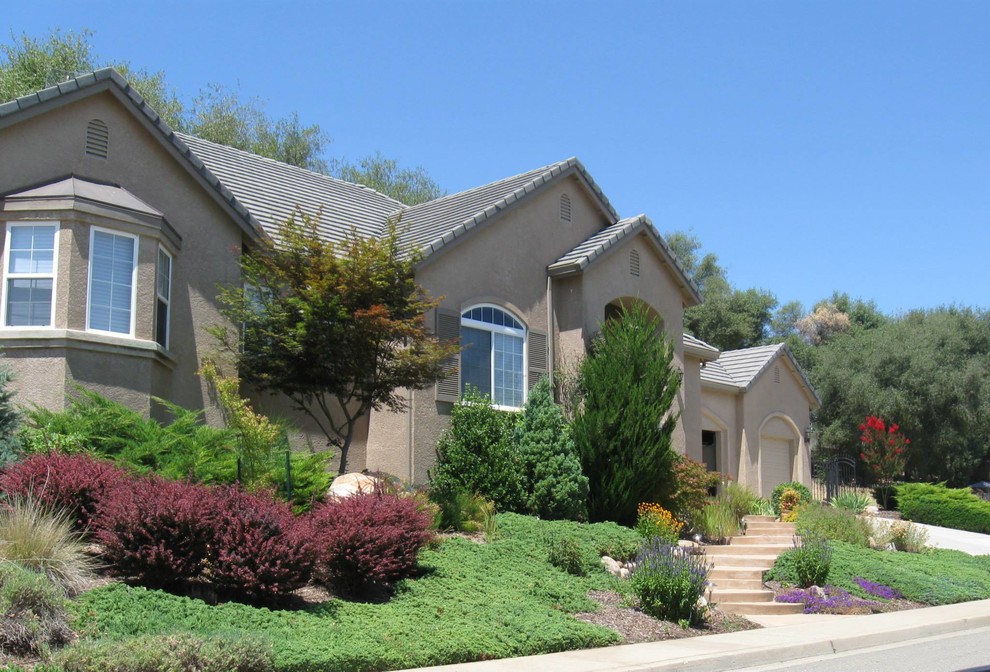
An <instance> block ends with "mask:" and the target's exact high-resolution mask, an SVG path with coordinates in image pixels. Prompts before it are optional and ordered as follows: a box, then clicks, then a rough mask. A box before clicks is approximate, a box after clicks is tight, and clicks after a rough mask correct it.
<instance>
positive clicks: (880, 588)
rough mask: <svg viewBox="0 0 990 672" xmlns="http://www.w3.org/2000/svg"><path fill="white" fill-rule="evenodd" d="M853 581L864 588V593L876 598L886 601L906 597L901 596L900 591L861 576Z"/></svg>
mask: <svg viewBox="0 0 990 672" xmlns="http://www.w3.org/2000/svg"><path fill="white" fill-rule="evenodd" d="M853 581H855V582H856V585H857V586H859V587H860V588H862V589H863V591H864V592H865V593H868V594H869V595H873V596H875V597H879V598H881V599H884V600H901V599H904V596H903V595H901V594H900V593H899V592H898V591H896V590H894V589H893V588H891V587H890V586H885V585H883V584H882V583H874V582H873V581H870V580H869V579H864V578H862V577H859V576H857V577H856V578H854V579H853Z"/></svg>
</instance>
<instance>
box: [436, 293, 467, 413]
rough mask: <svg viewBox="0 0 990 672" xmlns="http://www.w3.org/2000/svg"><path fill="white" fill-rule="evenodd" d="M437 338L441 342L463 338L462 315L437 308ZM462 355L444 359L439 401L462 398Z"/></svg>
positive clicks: (451, 400) (453, 400)
mask: <svg viewBox="0 0 990 672" xmlns="http://www.w3.org/2000/svg"><path fill="white" fill-rule="evenodd" d="M437 338H439V339H440V342H441V343H451V342H454V343H456V342H457V341H459V340H460V338H461V315H460V313H458V312H456V311H453V310H446V309H444V308H437ZM460 363H461V356H460V355H459V354H456V355H452V356H451V357H448V358H447V359H445V360H443V364H441V368H442V370H443V373H441V374H440V379H439V380H437V401H450V402H455V401H457V400H458V399H460V398H461V367H460Z"/></svg>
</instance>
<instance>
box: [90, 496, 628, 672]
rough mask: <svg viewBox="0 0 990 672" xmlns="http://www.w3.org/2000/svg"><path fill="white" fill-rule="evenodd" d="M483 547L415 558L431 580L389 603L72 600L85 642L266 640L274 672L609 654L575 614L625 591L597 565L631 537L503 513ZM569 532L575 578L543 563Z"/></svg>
mask: <svg viewBox="0 0 990 672" xmlns="http://www.w3.org/2000/svg"><path fill="white" fill-rule="evenodd" d="M498 524H499V527H500V537H499V538H498V539H496V540H494V541H492V542H491V543H488V544H478V543H475V542H473V541H471V540H468V539H461V538H452V539H448V540H446V541H444V542H443V544H442V545H441V546H440V547H439V548H438V549H436V550H424V551H423V552H422V553H421V554H420V566H421V567H422V568H423V570H424V575H423V576H421V577H419V578H417V579H413V580H407V581H403V582H401V583H400V584H399V585H398V586H397V590H396V594H395V595H394V597H393V598H392V599H391V600H390V601H389V602H387V603H385V604H368V603H358V602H345V601H341V600H336V599H334V600H331V601H329V602H327V603H324V604H321V605H314V606H312V607H309V608H306V609H303V610H296V611H290V610H285V611H275V610H269V609H264V608H255V607H251V606H247V605H244V604H237V603H227V604H222V605H218V606H210V605H208V604H206V603H204V602H202V601H200V600H195V599H190V598H187V597H179V596H176V595H171V594H169V593H165V592H161V591H155V590H146V589H143V588H134V587H127V586H124V585H120V584H116V585H111V586H108V587H105V588H100V589H97V590H94V591H91V592H89V593H86V594H84V595H82V596H80V598H79V599H78V600H76V601H75V602H74V603H73V607H72V609H73V612H74V617H75V621H74V627H75V628H76V630H77V631H78V632H80V634H81V635H82V637H83V638H84V639H88V640H93V639H108V640H120V639H125V638H129V637H135V636H143V635H161V634H170V633H177V632H181V633H193V634H196V635H200V636H207V637H209V636H214V635H230V634H232V633H233V634H237V633H243V634H250V635H253V636H262V637H264V638H267V639H268V640H269V641H270V642H271V644H272V646H273V649H274V659H275V666H276V669H277V670H285V671H292V672H303V671H311V670H312V671H316V670H329V669H332V670H339V671H342V672H343V671H352V670H354V671H356V670H391V669H399V668H404V667H417V666H427V665H439V664H447V663H456V662H466V661H472V660H481V659H488V658H503V657H508V656H521V655H530V654H540V653H549V652H554V651H563V650H569V649H579V648H587V647H594V646H604V645H608V644H612V643H615V642H616V641H618V639H619V638H618V635H616V634H615V633H614V632H612V631H611V630H607V629H604V628H601V627H598V626H594V625H590V624H587V623H583V622H581V621H578V620H576V619H574V618H573V617H572V616H571V614H573V613H576V612H580V611H593V610H595V609H597V605H596V604H595V603H594V602H592V601H591V600H589V599H588V597H587V593H588V591H589V590H594V589H613V590H614V589H617V588H618V587H619V586H620V584H619V583H618V582H617V580H615V579H614V578H612V577H611V576H610V575H608V574H607V573H606V572H604V571H603V570H602V569H601V567H600V564H599V562H598V557H599V555H600V550H601V549H602V548H607V547H620V546H627V547H628V546H629V545H630V544H634V543H635V542H636V541H637V535H636V533H635V532H634V531H632V530H628V529H626V528H622V527H619V526H617V525H612V524H608V523H604V524H598V525H579V524H577V523H570V522H547V521H540V520H537V519H535V518H530V517H525V516H517V515H513V514H503V515H499V516H498ZM552 535H557V536H559V535H570V536H573V537H574V539H575V540H576V541H577V542H578V544H579V547H580V549H581V554H582V556H583V557H584V558H585V559H586V563H587V575H586V576H574V575H572V574H568V573H566V572H564V571H562V570H560V569H557V568H556V567H553V566H552V565H550V564H549V562H548V561H547V538H548V536H552Z"/></svg>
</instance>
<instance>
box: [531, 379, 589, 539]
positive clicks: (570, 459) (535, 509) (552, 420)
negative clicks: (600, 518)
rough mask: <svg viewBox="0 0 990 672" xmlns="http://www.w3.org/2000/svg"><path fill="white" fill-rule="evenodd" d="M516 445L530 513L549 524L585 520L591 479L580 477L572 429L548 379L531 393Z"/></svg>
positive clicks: (543, 380)
mask: <svg viewBox="0 0 990 672" xmlns="http://www.w3.org/2000/svg"><path fill="white" fill-rule="evenodd" d="M515 442H516V446H517V450H518V452H519V459H520V460H521V462H522V473H523V490H524V493H525V496H526V508H527V509H528V510H529V511H530V513H533V514H535V515H537V516H539V517H540V518H543V519H547V520H560V519H570V520H584V519H585V518H586V517H587V500H588V477H587V476H585V475H584V474H583V473H581V460H580V458H579V457H578V454H577V449H576V448H575V447H574V440H573V438H572V437H571V428H570V427H569V426H568V424H567V422H566V421H565V420H564V415H563V413H562V412H561V410H560V407H559V406H557V404H555V403H554V401H553V395H552V394H551V391H550V381H549V379H547V378H545V377H544V378H542V379H541V380H540V382H539V383H537V384H536V386H535V387H534V388H533V389H532V390H531V391H530V394H529V398H528V399H527V400H526V406H525V408H524V409H523V412H522V417H521V418H520V419H519V424H518V425H517V426H516V433H515Z"/></svg>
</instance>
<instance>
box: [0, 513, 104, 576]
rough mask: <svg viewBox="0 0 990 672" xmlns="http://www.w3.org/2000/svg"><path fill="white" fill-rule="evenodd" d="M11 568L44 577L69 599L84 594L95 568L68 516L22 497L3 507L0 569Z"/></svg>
mask: <svg viewBox="0 0 990 672" xmlns="http://www.w3.org/2000/svg"><path fill="white" fill-rule="evenodd" d="M9 564H16V565H19V566H21V567H24V568H26V569H29V570H32V571H35V572H38V573H39V574H43V575H45V576H46V577H47V579H48V580H49V581H51V582H52V583H53V584H54V585H56V586H57V587H58V588H59V589H60V590H61V591H62V593H64V594H66V595H76V594H78V593H79V592H81V591H82V589H83V588H84V587H85V585H86V583H87V581H88V580H89V579H90V578H91V577H92V574H93V570H94V569H95V566H96V563H95V561H94V560H93V558H92V556H90V555H88V554H87V553H86V552H85V550H84V543H83V541H82V539H81V538H80V536H79V533H78V532H76V531H75V530H74V529H73V526H72V520H71V519H70V517H69V516H68V515H67V514H65V513H61V512H58V511H55V512H51V511H48V510H46V509H45V508H44V507H42V506H41V505H40V504H39V503H38V502H36V501H34V500H32V499H25V498H21V497H15V498H14V499H12V500H11V501H9V502H6V503H4V504H2V505H0V566H3V565H9Z"/></svg>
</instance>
